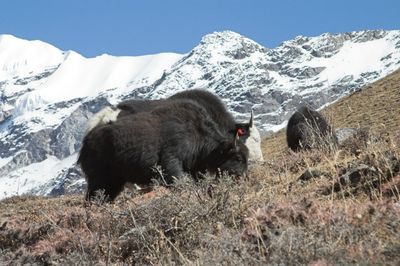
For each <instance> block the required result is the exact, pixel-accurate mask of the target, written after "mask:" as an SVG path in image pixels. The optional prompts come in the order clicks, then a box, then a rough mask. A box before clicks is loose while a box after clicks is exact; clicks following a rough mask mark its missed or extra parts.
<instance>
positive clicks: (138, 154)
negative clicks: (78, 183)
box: [78, 99, 248, 201]
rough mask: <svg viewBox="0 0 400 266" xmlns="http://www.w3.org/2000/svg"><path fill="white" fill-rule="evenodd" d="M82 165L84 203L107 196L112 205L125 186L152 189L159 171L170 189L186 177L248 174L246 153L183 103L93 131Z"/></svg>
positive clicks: (86, 140) (84, 145) (171, 103)
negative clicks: (98, 195) (97, 194)
mask: <svg viewBox="0 0 400 266" xmlns="http://www.w3.org/2000/svg"><path fill="white" fill-rule="evenodd" d="M78 163H79V164H80V166H81V168H82V170H83V172H84V173H85V175H86V180H87V183H88V188H87V193H86V199H87V200H90V199H91V198H92V197H93V196H94V195H95V192H96V191H97V190H104V192H105V195H106V197H107V199H108V200H109V201H112V200H114V199H115V197H116V196H117V195H118V194H119V193H120V192H121V190H122V189H123V187H124V184H125V183H127V182H132V183H136V184H138V185H141V184H149V183H150V182H151V179H152V178H156V177H157V176H158V175H159V172H158V171H155V167H156V166H159V167H161V171H162V173H163V175H162V176H163V178H164V180H165V181H166V182H167V183H170V182H172V181H173V177H180V176H182V175H183V174H184V173H189V174H191V175H192V176H194V177H195V178H196V177H197V174H198V173H204V172H210V173H218V170H220V171H222V172H227V173H228V174H230V175H235V176H239V175H242V174H245V173H246V172H247V165H248V149H247V147H246V146H245V145H244V144H243V143H242V142H240V141H236V137H235V136H232V135H231V134H227V133H226V132H223V131H221V130H220V127H219V125H218V124H217V123H216V122H215V121H214V120H213V119H212V118H211V117H210V114H209V112H208V111H207V110H206V109H205V108H204V107H203V106H201V105H200V104H199V103H197V102H195V101H193V100H188V99H180V100H174V101H169V102H167V103H165V104H163V105H161V106H159V107H156V108H154V109H153V110H152V111H150V112H141V113H137V114H131V115H126V116H124V117H121V118H119V119H117V120H115V121H113V122H110V123H107V124H102V125H98V126H96V127H94V128H93V129H92V130H91V131H89V132H88V133H87V135H86V136H85V137H84V139H83V143H82V148H81V151H80V154H79V158H78Z"/></svg>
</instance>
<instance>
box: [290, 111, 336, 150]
mask: <svg viewBox="0 0 400 266" xmlns="http://www.w3.org/2000/svg"><path fill="white" fill-rule="evenodd" d="M286 140H287V144H288V146H289V148H291V149H292V150H293V151H299V150H302V149H304V150H307V149H312V148H323V147H325V148H333V147H336V146H337V138H336V135H335V133H334V131H333V130H332V128H331V126H330V125H329V124H328V122H327V121H326V119H325V118H324V117H323V116H322V115H321V114H320V113H319V112H318V111H316V110H313V109H311V108H309V107H306V106H301V107H300V108H298V109H297V111H296V112H295V113H294V114H293V115H292V116H291V117H290V119H289V121H288V124H287V128H286Z"/></svg>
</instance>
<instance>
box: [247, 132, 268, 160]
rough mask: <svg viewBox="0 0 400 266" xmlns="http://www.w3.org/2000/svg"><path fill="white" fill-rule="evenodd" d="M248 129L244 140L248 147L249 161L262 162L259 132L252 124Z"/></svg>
mask: <svg viewBox="0 0 400 266" xmlns="http://www.w3.org/2000/svg"><path fill="white" fill-rule="evenodd" d="M249 131H250V134H249V137H248V138H247V139H246V140H245V142H244V144H245V145H246V147H247V148H248V149H249V162H263V161H264V156H263V154H262V151H261V136H260V132H259V131H258V129H257V128H256V126H255V125H254V124H253V126H252V127H250V128H249Z"/></svg>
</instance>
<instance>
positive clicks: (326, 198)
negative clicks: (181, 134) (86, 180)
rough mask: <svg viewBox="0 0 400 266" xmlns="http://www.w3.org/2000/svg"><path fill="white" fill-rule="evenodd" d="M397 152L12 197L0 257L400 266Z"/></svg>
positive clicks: (294, 159)
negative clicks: (166, 184)
mask: <svg viewBox="0 0 400 266" xmlns="http://www.w3.org/2000/svg"><path fill="white" fill-rule="evenodd" d="M399 147H400V139H398V140H395V139H390V141H387V140H386V139H381V140H380V141H379V142H374V143H371V144H370V145H368V146H367V147H366V148H365V149H364V150H362V151H361V152H360V153H358V154H357V155H354V154H352V153H350V152H347V151H344V150H339V151H337V152H333V153H325V152H322V151H308V152H302V153H297V154H296V153H292V152H287V153H283V154H281V157H278V158H277V159H276V160H275V161H268V162H267V163H265V164H263V165H256V166H254V167H253V169H252V171H251V174H250V176H249V177H248V178H247V179H246V180H232V179H231V178H229V177H224V178H221V179H219V180H213V179H206V180H203V181H201V182H197V183H196V182H194V181H192V180H191V179H189V178H184V179H182V180H179V181H178V182H177V183H176V184H175V185H174V186H173V187H172V188H170V189H166V188H163V187H156V188H155V190H154V191H152V192H149V193H146V194H137V193H135V192H132V191H131V190H130V189H126V190H125V191H124V193H123V194H122V195H121V196H120V197H118V199H117V201H116V202H115V203H114V204H105V205H98V204H92V205H91V206H85V204H84V202H83V195H78V196H67V197H62V198H58V199H48V198H41V197H14V198H10V199H6V200H3V201H1V202H0V213H1V215H0V264H9V263H13V264H25V263H28V264H29V263H31V264H35V263H36V264H84V265H86V264H133V263H136V264H145V265H166V264H167V265H169V264H178V265H182V264H184V265H191V264H196V265H211V264H212V265H215V264H223V265H232V264H233V265H243V264H251V265H261V264H265V263H269V264H316V265H329V264H337V263H339V264H348V263H360V264H380V263H383V264H393V265H396V264H398V263H400V255H399V254H400V234H399V228H400V203H399V200H400V192H399V190H400V186H399V183H400V160H399V158H400V148H399ZM364 166H365V167H364ZM365 169H367V170H365ZM310 173H311V174H310ZM354 176H356V177H357V178H356V177H354Z"/></svg>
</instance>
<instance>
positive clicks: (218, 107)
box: [86, 89, 264, 162]
mask: <svg viewBox="0 0 400 266" xmlns="http://www.w3.org/2000/svg"><path fill="white" fill-rule="evenodd" d="M180 99H190V100H193V101H196V102H197V103H198V104H200V105H202V106H203V107H204V108H205V109H206V110H207V112H208V113H209V115H210V117H211V118H212V119H213V120H214V122H215V123H217V125H218V126H219V128H220V129H221V130H223V131H226V132H229V133H231V134H232V135H233V136H235V135H236V133H238V134H239V137H240V140H241V141H242V142H244V143H245V145H246V146H247V148H248V149H249V161H251V162H257V161H264V157H263V154H262V152H261V137H260V133H259V131H258V129H257V127H256V126H255V124H254V115H253V112H251V117H250V121H249V123H236V122H235V120H234V118H233V116H232V115H231V114H230V113H229V112H228V111H227V110H226V108H225V105H224V103H223V102H222V101H221V100H220V99H219V98H218V96H216V95H215V94H213V93H211V92H208V91H206V90H200V89H193V90H186V91H182V92H179V93H176V94H174V95H172V96H171V97H169V98H167V99H160V100H126V101H123V102H121V103H119V104H118V105H117V106H116V107H105V108H104V109H103V110H101V111H100V112H98V113H97V114H95V115H94V116H93V117H92V118H91V119H90V120H89V121H88V127H87V129H86V134H87V133H88V132H89V131H90V130H92V129H93V128H94V127H96V126H97V125H102V124H107V123H110V122H112V121H115V120H117V119H120V118H122V117H124V116H127V115H130V114H135V113H141V112H150V111H151V110H153V109H154V108H157V107H160V106H162V105H165V104H168V102H170V101H175V100H180Z"/></svg>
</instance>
